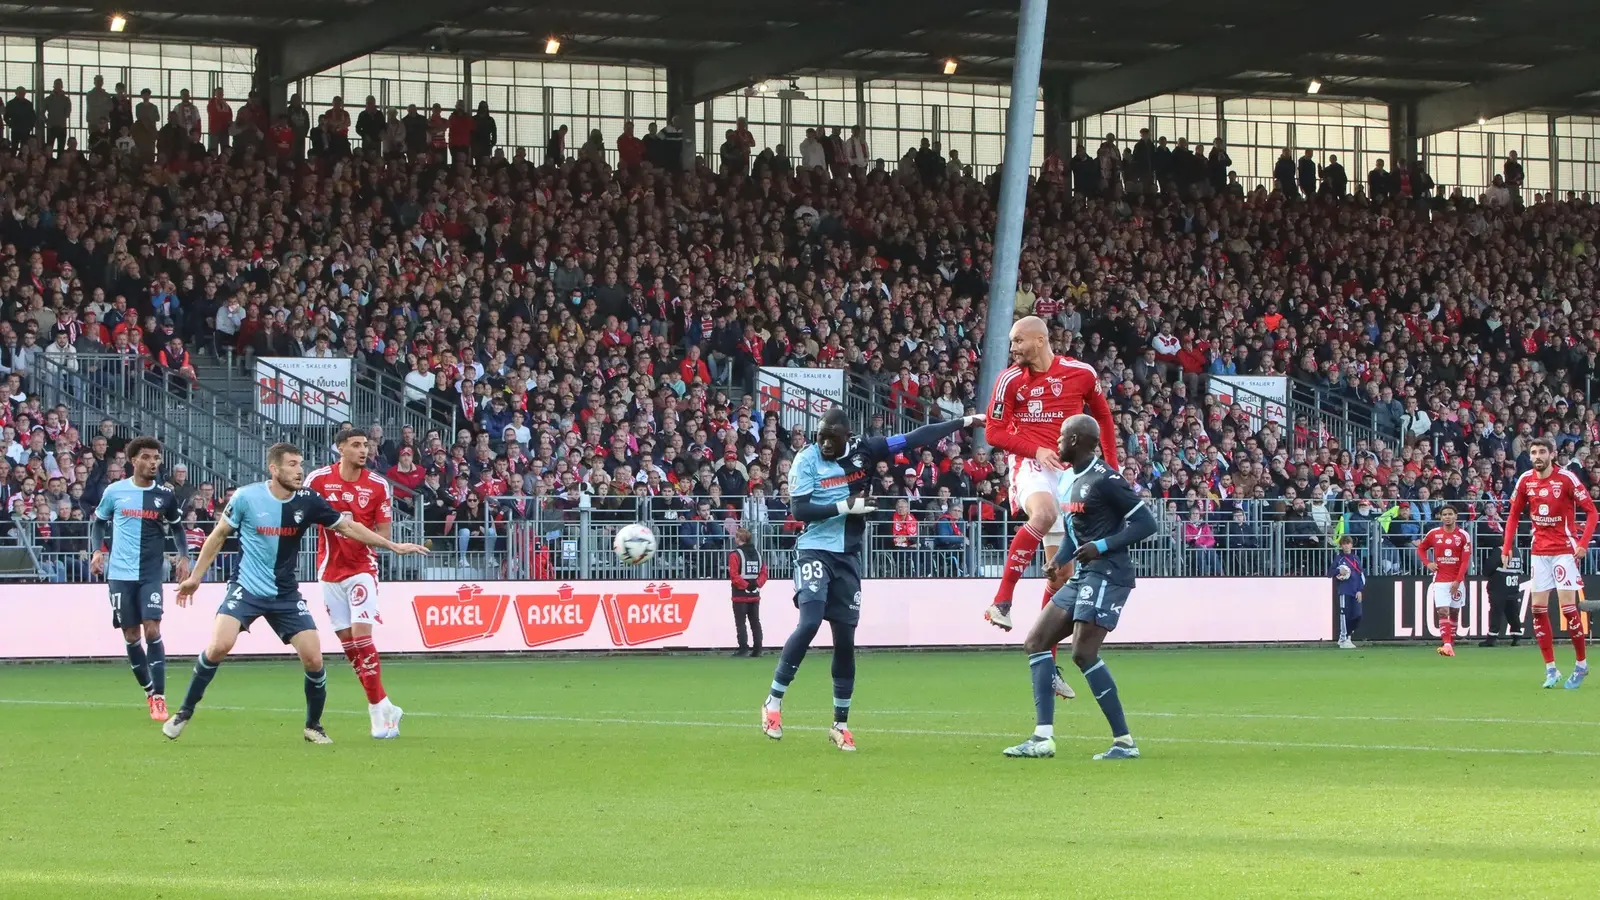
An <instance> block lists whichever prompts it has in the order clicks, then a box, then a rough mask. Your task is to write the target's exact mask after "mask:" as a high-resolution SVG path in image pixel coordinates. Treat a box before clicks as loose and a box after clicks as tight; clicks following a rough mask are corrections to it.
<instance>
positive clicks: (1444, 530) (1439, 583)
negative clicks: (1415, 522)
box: [1417, 506, 1472, 656]
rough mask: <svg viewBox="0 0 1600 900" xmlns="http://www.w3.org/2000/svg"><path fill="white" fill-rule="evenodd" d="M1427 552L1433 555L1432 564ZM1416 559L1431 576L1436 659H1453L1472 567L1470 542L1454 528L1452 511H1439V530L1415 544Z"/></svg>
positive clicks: (1430, 588) (1450, 507)
mask: <svg viewBox="0 0 1600 900" xmlns="http://www.w3.org/2000/svg"><path fill="white" fill-rule="evenodd" d="M1429 551H1432V552H1433V558H1432V559H1431V560H1430V559H1429V558H1428V552H1429ZM1417 556H1418V557H1420V558H1421V559H1422V564H1423V565H1424V566H1426V567H1427V569H1428V571H1429V572H1432V573H1433V584H1431V585H1429V586H1428V602H1429V603H1431V604H1433V616H1434V619H1435V620H1436V621H1438V623H1439V638H1440V640H1441V641H1442V643H1440V644H1439V655H1440V656H1455V655H1456V628H1457V627H1458V626H1459V625H1460V624H1461V610H1462V608H1463V607H1465V606H1466V605H1467V585H1466V581H1467V570H1468V569H1469V568H1471V566H1472V538H1470V537H1468V536H1467V533H1466V532H1465V531H1462V530H1461V529H1460V528H1457V527H1456V510H1455V507H1453V506H1446V507H1444V508H1443V509H1441V510H1439V527H1438V528H1435V529H1433V530H1432V531H1430V532H1428V533H1427V535H1425V536H1424V537H1423V538H1422V540H1421V541H1420V542H1418V544H1417Z"/></svg>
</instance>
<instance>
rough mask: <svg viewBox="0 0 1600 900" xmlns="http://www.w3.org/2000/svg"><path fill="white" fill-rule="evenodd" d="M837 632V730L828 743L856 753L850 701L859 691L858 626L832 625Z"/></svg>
mask: <svg viewBox="0 0 1600 900" xmlns="http://www.w3.org/2000/svg"><path fill="white" fill-rule="evenodd" d="M828 627H829V629H830V630H832V631H833V727H831V728H829V729H828V740H830V741H832V742H833V745H834V746H835V747H838V748H839V749H840V750H845V751H850V752H853V751H854V750H855V749H856V739H855V736H854V735H852V734H851V733H850V699H851V697H853V696H854V695H855V692H856V627H855V626H854V625H843V624H840V623H838V622H829V623H828Z"/></svg>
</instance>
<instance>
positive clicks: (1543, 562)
mask: <svg viewBox="0 0 1600 900" xmlns="http://www.w3.org/2000/svg"><path fill="white" fill-rule="evenodd" d="M1555 455H1556V445H1555V442H1554V441H1552V440H1550V439H1549V438H1544V437H1539V438H1534V439H1533V442H1532V443H1531V444H1529V445H1528V456H1529V457H1530V458H1531V459H1532V460H1533V468H1532V469H1530V470H1528V471H1526V472H1523V473H1522V476H1521V477H1519V478H1518V479H1517V486H1516V489H1515V490H1514V491H1512V494H1511V511H1510V512H1509V513H1508V514H1507V515H1506V539H1505V543H1504V544H1503V545H1502V546H1501V548H1500V561H1501V563H1502V564H1507V565H1509V564H1510V561H1511V553H1512V549H1513V544H1514V542H1515V541H1516V538H1517V523H1518V522H1519V521H1520V520H1521V517H1522V514H1523V512H1524V510H1526V511H1527V513H1528V518H1529V519H1531V520H1532V521H1533V552H1532V553H1531V554H1530V556H1531V558H1532V561H1533V566H1532V569H1533V610H1532V611H1533V637H1534V639H1535V640H1537V641H1538V642H1539V652H1540V653H1541V654H1543V655H1544V686H1545V687H1547V688H1553V687H1555V686H1556V684H1557V683H1559V682H1560V681H1561V672H1560V671H1559V670H1557V669H1556V649H1555V636H1554V635H1553V634H1552V632H1551V631H1550V591H1552V590H1554V591H1555V592H1556V595H1557V596H1558V597H1559V598H1560V600H1561V614H1562V616H1564V617H1565V618H1566V621H1567V633H1568V634H1569V635H1570V636H1571V637H1572V652H1573V654H1574V655H1575V656H1576V657H1577V659H1578V663H1577V666H1576V667H1574V668H1573V670H1572V677H1571V678H1569V679H1567V684H1566V687H1567V690H1569V691H1571V690H1577V688H1578V686H1579V685H1581V684H1583V679H1584V678H1585V677H1586V676H1588V674H1589V662H1588V657H1587V656H1586V653H1585V640H1584V634H1583V618H1582V616H1581V615H1580V614H1579V612H1578V592H1579V591H1582V590H1583V575H1582V573H1581V571H1580V570H1579V568H1578V560H1579V559H1581V558H1583V556H1584V555H1585V554H1586V553H1587V551H1588V549H1589V541H1590V540H1591V539H1593V538H1594V530H1595V524H1596V518H1595V515H1596V514H1595V506H1594V500H1593V499H1591V498H1590V497H1589V491H1588V490H1587V489H1585V488H1584V486H1583V482H1581V481H1579V480H1578V477H1577V476H1576V475H1574V474H1572V473H1571V472H1569V471H1567V470H1566V469H1558V468H1556V467H1555ZM1579 509H1582V510H1583V512H1584V523H1583V535H1582V537H1579V536H1578V534H1577V521H1576V519H1577V510H1579Z"/></svg>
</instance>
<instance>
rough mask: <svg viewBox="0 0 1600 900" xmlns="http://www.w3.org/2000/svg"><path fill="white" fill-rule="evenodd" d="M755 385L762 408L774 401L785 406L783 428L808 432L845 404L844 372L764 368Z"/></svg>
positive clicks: (760, 370) (840, 370)
mask: <svg viewBox="0 0 1600 900" xmlns="http://www.w3.org/2000/svg"><path fill="white" fill-rule="evenodd" d="M756 384H757V388H758V389H759V390H760V391H761V405H762V408H766V407H767V404H768V403H769V402H771V401H777V402H778V403H779V404H781V405H782V407H783V427H784V428H806V427H808V426H810V425H811V424H812V423H813V422H815V421H816V419H817V418H818V417H819V416H821V415H822V414H823V413H825V412H827V411H828V408H829V407H831V406H835V405H838V404H842V403H844V370H842V369H792V368H784V367H778V366H763V367H762V368H761V369H759V370H758V371H757V373H756ZM802 388H803V389H804V390H802Z"/></svg>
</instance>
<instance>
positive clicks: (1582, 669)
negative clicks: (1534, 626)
mask: <svg viewBox="0 0 1600 900" xmlns="http://www.w3.org/2000/svg"><path fill="white" fill-rule="evenodd" d="M1561 615H1562V617H1563V618H1565V619H1566V621H1567V634H1568V635H1569V636H1570V637H1571V638H1572V652H1573V654H1574V655H1575V656H1577V658H1578V664H1577V665H1576V666H1574V667H1573V668H1572V676H1571V677H1570V678H1568V679H1567V684H1566V688H1567V690H1569V691H1575V690H1577V689H1578V688H1579V687H1580V686H1582V684H1583V680H1584V679H1585V678H1587V677H1589V656H1588V637H1587V635H1585V634H1584V633H1583V614H1582V613H1580V612H1578V601H1577V598H1576V597H1574V598H1573V599H1571V600H1570V601H1569V600H1567V599H1566V598H1562V602H1561Z"/></svg>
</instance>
